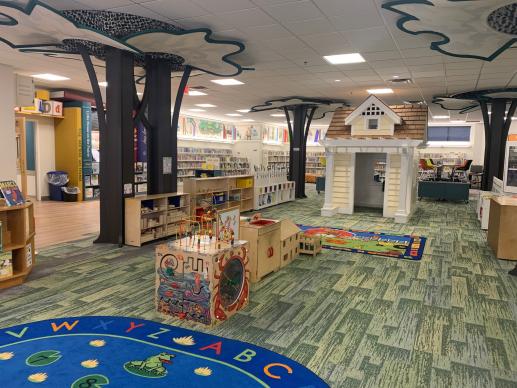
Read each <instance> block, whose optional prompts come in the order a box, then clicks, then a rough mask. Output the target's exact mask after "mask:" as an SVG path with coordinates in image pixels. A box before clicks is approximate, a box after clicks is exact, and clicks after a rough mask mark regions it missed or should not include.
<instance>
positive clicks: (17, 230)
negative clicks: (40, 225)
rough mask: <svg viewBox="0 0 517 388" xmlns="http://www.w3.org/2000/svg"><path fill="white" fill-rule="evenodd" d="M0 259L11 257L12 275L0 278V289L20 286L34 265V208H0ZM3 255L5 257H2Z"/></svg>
mask: <svg viewBox="0 0 517 388" xmlns="http://www.w3.org/2000/svg"><path fill="white" fill-rule="evenodd" d="M0 222H1V223H2V236H1V237H2V240H1V241H2V244H1V245H2V247H1V249H0V253H1V254H2V257H5V255H7V256H11V258H12V274H11V275H10V276H1V277H0V289H1V288H8V287H13V286H16V285H19V284H22V283H23V282H24V281H25V279H26V278H27V276H28V275H29V273H30V272H31V270H32V267H34V264H36V251H35V246H34V236H35V226H34V206H33V204H32V203H31V202H27V203H25V204H24V205H19V206H9V207H8V206H0ZM4 254H5V255H4Z"/></svg>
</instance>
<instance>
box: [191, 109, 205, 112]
mask: <svg viewBox="0 0 517 388" xmlns="http://www.w3.org/2000/svg"><path fill="white" fill-rule="evenodd" d="M189 111H190V112H206V110H204V109H197V108H193V109H189Z"/></svg>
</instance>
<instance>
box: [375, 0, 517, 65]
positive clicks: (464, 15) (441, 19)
mask: <svg viewBox="0 0 517 388" xmlns="http://www.w3.org/2000/svg"><path fill="white" fill-rule="evenodd" d="M382 8H384V9H387V10H389V11H392V12H395V13H397V14H399V15H401V17H400V18H399V19H398V21H397V27H398V28H399V29H400V30H401V31H403V32H405V33H408V34H411V35H421V34H425V35H430V36H431V37H432V38H433V42H432V43H431V45H430V48H431V49H432V50H436V51H439V52H441V53H442V54H445V55H450V56H453V57H460V58H473V59H481V60H484V61H493V60H494V59H495V58H497V57H498V56H499V55H501V54H502V53H503V52H504V51H506V50H508V49H509V48H511V47H512V46H514V45H515V44H516V43H517V35H516V34H517V27H516V26H517V24H516V21H517V3H516V2H515V1H512V0H490V1H488V0H487V1H481V0H389V1H387V2H386V3H384V4H383V5H382Z"/></svg>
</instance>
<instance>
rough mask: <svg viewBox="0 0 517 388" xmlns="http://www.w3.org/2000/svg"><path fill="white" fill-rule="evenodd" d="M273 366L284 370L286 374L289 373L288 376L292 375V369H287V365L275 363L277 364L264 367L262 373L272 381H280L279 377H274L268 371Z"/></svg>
mask: <svg viewBox="0 0 517 388" xmlns="http://www.w3.org/2000/svg"><path fill="white" fill-rule="evenodd" d="M274 366H279V367H281V368H284V369H285V370H286V371H287V373H289V374H292V373H293V370H292V369H291V367H289V366H288V365H285V364H280V363H278V362H277V363H273V364H269V365H266V366H265V367H264V373H265V374H266V376H268V377H271V378H272V379H275V380H280V379H281V377H280V376H277V375H274V374H272V373H271V372H270V371H269V368H272V367H274Z"/></svg>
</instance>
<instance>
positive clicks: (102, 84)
mask: <svg viewBox="0 0 517 388" xmlns="http://www.w3.org/2000/svg"><path fill="white" fill-rule="evenodd" d="M99 86H102V87H103V88H105V87H107V86H108V83H107V82H106V81H101V82H99Z"/></svg>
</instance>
